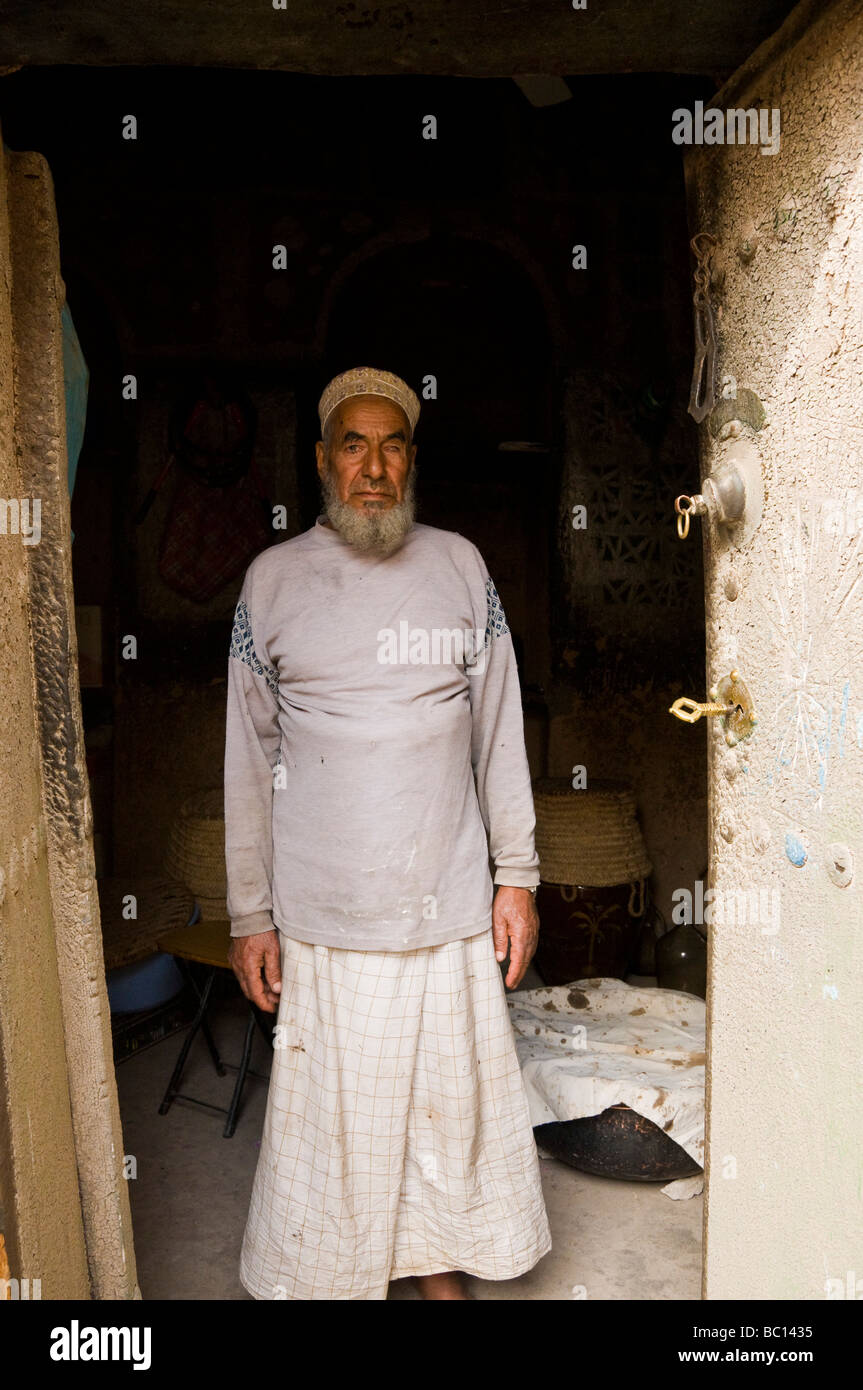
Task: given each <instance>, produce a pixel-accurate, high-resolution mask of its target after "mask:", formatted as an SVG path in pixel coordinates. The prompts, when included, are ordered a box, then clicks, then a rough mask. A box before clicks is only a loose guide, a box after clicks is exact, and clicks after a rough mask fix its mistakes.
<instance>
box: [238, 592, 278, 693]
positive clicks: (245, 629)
mask: <svg viewBox="0 0 863 1390" xmlns="http://www.w3.org/2000/svg"><path fill="white" fill-rule="evenodd" d="M230 654H231V656H233V657H236V659H237V661H244V662H245V663H246V665H247V666H248V667H249V669H250V670H252V671H254V673H255V675H256V676H263V677H264V680H265V681H266V682H267V685H268V686H269V687H270V690H271V691H272V693H273V695H275V696H276V698H278V694H279V673H278V671H276V670H275V669H274V668H273V667H272V666H266V665H265V664H264V663H263V661H261V658H260V657H259V656H258V653H257V652H256V651H255V639H254V638H253V636H252V619H251V616H250V614H249V610H248V607H247V606H246V604H245V603H244V602H243V600H242V599H240V602H239V603H238V604H237V608H236V612H235V613H234V626H233V629H232V631H231V653H230Z"/></svg>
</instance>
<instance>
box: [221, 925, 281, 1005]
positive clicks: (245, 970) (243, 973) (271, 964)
mask: <svg viewBox="0 0 863 1390" xmlns="http://www.w3.org/2000/svg"><path fill="white" fill-rule="evenodd" d="M228 964H229V965H230V967H231V969H232V970H233V972H234V974H235V975H236V977H237V979H238V980H239V982H240V988H241V989H242V991H243V993H244V994H245V996H246V998H247V999H251V1001H252V1003H253V1004H256V1005H257V1006H258V1008H259V1009H263V1011H264V1013H268V1014H274V1013H275V1012H276V1011H277V1009H278V1007H279V994H280V991H281V988H282V969H281V956H280V952H279V933H278V932H277V931H276V930H275V928H274V929H273V930H272V931H260V932H256V933H255V935H254V936H232V937H231V944H230V946H229V947H228Z"/></svg>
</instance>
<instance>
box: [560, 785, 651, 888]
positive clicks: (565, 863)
mask: <svg viewBox="0 0 863 1390" xmlns="http://www.w3.org/2000/svg"><path fill="white" fill-rule="evenodd" d="M533 800H534V806H535V808H536V848H537V853H538V854H539V861H540V862H539V872H540V875H541V877H542V881H543V883H568V884H578V885H579V886H581V887H585V888H588V887H589V888H611V887H613V886H614V885H615V884H618V883H634V882H637V881H638V880H639V879H644V878H647V877H648V875H649V874H650V872H651V869H652V867H653V866H652V865H651V862H650V859H649V858H648V854H647V847H646V846H645V843H644V840H643V838H642V835H641V830H640V829H639V825H638V815H637V809H636V803H635V796H634V795H633V792H632V790H631V789H630V788H629V787H627V786H625V785H624V784H623V783H615V782H594V783H593V784H592V785H591V786H590V787H589V788H586V789H585V790H583V791H575V790H574V789H573V787H572V785H571V783H570V781H569V779H568V778H566V777H543V778H540V779H539V780H538V781H537V782H535V783H534V789H533Z"/></svg>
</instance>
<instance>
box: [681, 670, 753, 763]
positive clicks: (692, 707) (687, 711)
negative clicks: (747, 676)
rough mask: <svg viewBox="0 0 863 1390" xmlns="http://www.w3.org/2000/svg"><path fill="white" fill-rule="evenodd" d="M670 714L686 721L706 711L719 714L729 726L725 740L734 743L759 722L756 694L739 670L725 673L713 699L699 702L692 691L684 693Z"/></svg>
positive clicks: (711, 692) (713, 694) (707, 713)
mask: <svg viewBox="0 0 863 1390" xmlns="http://www.w3.org/2000/svg"><path fill="white" fill-rule="evenodd" d="M668 713H669V714H673V715H674V716H675V718H677V719H682V720H683V722H684V723H685V724H695V723H697V722H698V720H699V719H701V718H702V717H703V716H705V715H717V716H718V717H719V718H720V719H721V720H722V726H723V728H724V730H725V742H726V743H727V744H729V746H730V747H733V746H734V744H735V743H739V742H740V740H741V739H744V738H748V737H749V735H750V734H751V733H752V730H753V728H754V727H755V724H756V715H755V710H754V709H753V708H752V697H751V695H750V694H749V691H748V690H747V688H746V686H745V685H744V683H743V681H742V680H741V679H740V672H739V671H732V672H731V673H730V675H727V676H723V677H722V680H720V681H718V682H717V683H716V685H714V686H713V687H712V689H711V691H710V703H699V702H698V701H697V700H691V699H690V698H689V696H688V695H681V696H680V697H679V699H677V700H675V701H674V704H673V705H671V706H670V708H669V711H668Z"/></svg>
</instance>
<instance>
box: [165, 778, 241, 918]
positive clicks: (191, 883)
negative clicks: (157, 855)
mask: <svg viewBox="0 0 863 1390" xmlns="http://www.w3.org/2000/svg"><path fill="white" fill-rule="evenodd" d="M165 867H166V869H167V871H168V873H170V874H173V875H174V877H175V878H179V879H181V880H182V882H183V883H185V885H186V887H187V888H189V889H190V890H191V891H192V892H193V893H194V895H195V898H196V899H197V902H198V905H199V906H200V909H201V917H202V919H203V920H204V921H205V922H213V921H222V920H224V919H225V918H226V917H227V915H228V909H227V906H226V902H225V898H226V895H227V892H228V880H227V870H226V867H225V794H224V791H223V790H222V788H221V787H212V788H210V789H209V790H208V791H203V792H195V793H194V795H193V796H190V797H187V798H186V800H185V801H184V802H183V804H182V806H181V807H180V809H179V811H178V812H177V815H176V818H175V820H174V824H173V825H172V826H171V838H170V841H169V844H168V853H167V855H166V858H165Z"/></svg>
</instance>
